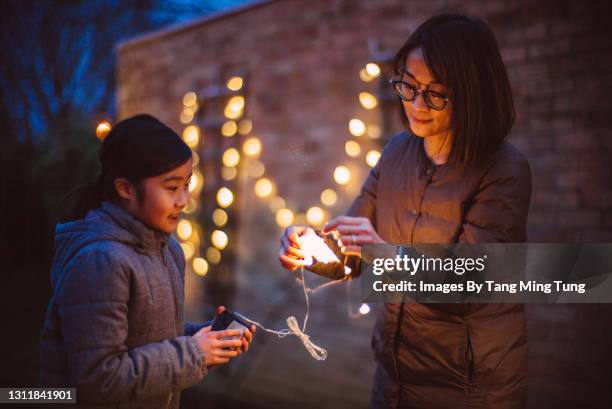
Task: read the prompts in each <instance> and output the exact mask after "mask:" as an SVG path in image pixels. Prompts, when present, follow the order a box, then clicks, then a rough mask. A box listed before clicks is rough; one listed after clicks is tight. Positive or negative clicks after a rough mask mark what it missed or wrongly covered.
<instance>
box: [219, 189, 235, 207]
mask: <svg viewBox="0 0 612 409" xmlns="http://www.w3.org/2000/svg"><path fill="white" fill-rule="evenodd" d="M233 202H234V194H233V193H232V191H231V190H229V189H228V188H226V187H222V188H221V189H219V190H218V191H217V203H219V206H221V207H222V208H224V209H225V208H226V207H229V206H230V205H231V204H232V203H233Z"/></svg>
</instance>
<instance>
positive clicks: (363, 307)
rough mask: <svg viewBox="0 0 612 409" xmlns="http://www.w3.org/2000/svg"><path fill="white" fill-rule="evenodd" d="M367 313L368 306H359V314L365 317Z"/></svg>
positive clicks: (368, 310)
mask: <svg viewBox="0 0 612 409" xmlns="http://www.w3.org/2000/svg"><path fill="white" fill-rule="evenodd" d="M369 312H370V306H369V305H368V304H361V307H359V314H361V315H366V314H367V313H369Z"/></svg>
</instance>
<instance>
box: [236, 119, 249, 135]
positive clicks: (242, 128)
mask: <svg viewBox="0 0 612 409" xmlns="http://www.w3.org/2000/svg"><path fill="white" fill-rule="evenodd" d="M251 130H253V121H251V120H250V119H243V120H241V121H240V122H239V123H238V133H239V134H240V135H247V134H249V133H250V132H251Z"/></svg>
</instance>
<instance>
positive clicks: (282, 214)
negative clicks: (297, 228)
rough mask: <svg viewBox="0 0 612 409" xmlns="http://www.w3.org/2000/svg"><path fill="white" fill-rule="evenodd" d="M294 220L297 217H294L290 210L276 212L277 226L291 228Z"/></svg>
mask: <svg viewBox="0 0 612 409" xmlns="http://www.w3.org/2000/svg"><path fill="white" fill-rule="evenodd" d="M294 219H295V216H294V215H293V212H292V211H291V210H289V209H279V210H278V211H277V212H276V224H278V225H279V226H280V227H287V226H291V224H293V220H294Z"/></svg>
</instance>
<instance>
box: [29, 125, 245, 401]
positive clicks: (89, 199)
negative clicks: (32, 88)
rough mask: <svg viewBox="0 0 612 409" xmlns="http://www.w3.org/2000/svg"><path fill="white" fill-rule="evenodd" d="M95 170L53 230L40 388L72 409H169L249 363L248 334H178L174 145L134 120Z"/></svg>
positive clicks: (186, 167)
mask: <svg viewBox="0 0 612 409" xmlns="http://www.w3.org/2000/svg"><path fill="white" fill-rule="evenodd" d="M100 162H101V167H102V173H101V175H100V177H99V179H98V181H96V182H94V183H91V184H89V185H85V186H83V187H81V188H78V189H77V190H75V191H74V192H73V193H72V194H71V195H70V197H72V198H73V206H71V207H67V210H69V211H68V212H67V213H68V214H67V219H68V220H69V221H68V222H66V223H62V224H59V225H58V226H57V228H56V236H55V244H56V249H55V257H54V259H53V266H52V270H51V279H52V284H53V296H52V298H51V301H50V302H49V307H48V309H47V315H46V318H45V324H44V329H43V332H42V336H41V344H40V356H41V383H42V385H43V386H45V387H74V388H76V401H77V404H78V405H77V407H96V408H111V407H112V408H116V407H125V408H160V409H166V408H178V407H179V400H180V393H181V390H182V389H185V388H188V387H190V386H192V385H194V384H196V383H198V382H200V381H201V380H202V378H203V377H204V376H206V374H207V370H208V368H209V367H212V366H217V365H222V364H225V363H227V362H229V360H230V359H232V358H234V357H236V356H237V355H239V354H240V353H241V352H242V351H246V350H247V349H248V346H249V342H250V341H251V337H252V334H251V332H253V331H255V327H254V326H253V327H252V328H251V331H249V330H246V331H245V333H244V335H243V336H242V338H241V336H240V332H239V331H238V330H225V331H211V327H210V326H209V324H208V323H207V324H192V323H184V322H183V301H184V275H185V258H184V255H183V252H182V250H181V247H180V245H179V244H178V242H177V241H176V240H175V239H174V238H172V236H170V234H171V233H172V232H173V231H174V230H175V229H176V225H177V223H178V219H179V217H180V214H181V211H182V210H183V208H184V207H185V205H186V204H187V199H188V197H189V180H190V178H191V175H192V168H193V160H192V158H191V150H190V149H189V147H188V146H187V145H185V143H184V142H183V141H182V140H181V138H180V137H179V136H178V135H177V134H176V133H175V132H174V131H172V130H171V129H170V128H168V127H167V126H165V125H164V124H162V123H161V122H160V121H158V120H157V119H155V118H153V117H152V116H149V115H138V116H135V117H132V118H129V119H126V120H124V121H121V122H119V123H118V124H117V125H116V126H115V127H114V128H113V129H112V131H111V132H110V133H109V134H108V135H107V137H106V139H105V140H104V143H103V144H102V148H101V152H100ZM66 204H68V201H67V203H66ZM222 311H223V307H219V308H218V310H217V312H218V313H221V312H222ZM227 337H229V338H230V339H226V338H227Z"/></svg>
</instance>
